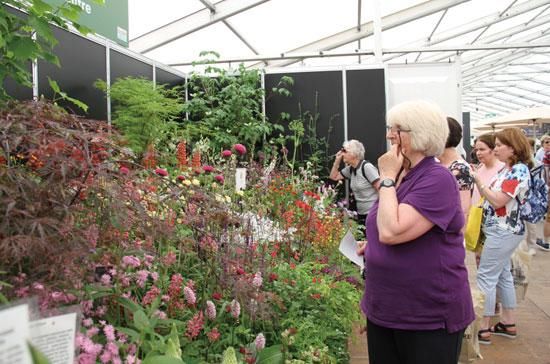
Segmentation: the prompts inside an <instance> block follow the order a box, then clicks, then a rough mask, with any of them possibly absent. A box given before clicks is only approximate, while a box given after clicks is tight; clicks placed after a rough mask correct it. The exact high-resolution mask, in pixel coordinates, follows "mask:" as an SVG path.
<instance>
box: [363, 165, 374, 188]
mask: <svg viewBox="0 0 550 364" xmlns="http://www.w3.org/2000/svg"><path fill="white" fill-rule="evenodd" d="M367 163H370V162H369V161H367V160H363V162H361V172H362V173H363V177H365V179H366V180H367V182H368V183H370V184H371V185H372V182H371V181H370V180H369V178H368V177H367V172H365V164H367Z"/></svg>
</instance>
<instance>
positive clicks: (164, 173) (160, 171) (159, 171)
mask: <svg viewBox="0 0 550 364" xmlns="http://www.w3.org/2000/svg"><path fill="white" fill-rule="evenodd" d="M155 173H156V174H158V175H159V176H162V177H166V176H168V171H167V170H166V169H163V168H157V169H155Z"/></svg>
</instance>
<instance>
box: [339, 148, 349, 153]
mask: <svg viewBox="0 0 550 364" xmlns="http://www.w3.org/2000/svg"><path fill="white" fill-rule="evenodd" d="M340 152H342V153H347V152H348V151H347V150H346V148H342V149H340Z"/></svg>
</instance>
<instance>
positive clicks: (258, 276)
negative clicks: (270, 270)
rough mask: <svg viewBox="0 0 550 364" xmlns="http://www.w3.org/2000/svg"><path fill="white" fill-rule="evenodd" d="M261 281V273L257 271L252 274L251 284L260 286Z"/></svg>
mask: <svg viewBox="0 0 550 364" xmlns="http://www.w3.org/2000/svg"><path fill="white" fill-rule="evenodd" d="M262 283H263V278H262V273H261V272H257V273H256V274H254V278H253V279H252V285H253V286H254V287H256V288H260V287H261V286H262Z"/></svg>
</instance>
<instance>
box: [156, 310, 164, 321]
mask: <svg viewBox="0 0 550 364" xmlns="http://www.w3.org/2000/svg"><path fill="white" fill-rule="evenodd" d="M153 316H154V317H156V318H158V319H161V320H166V318H167V317H168V316H167V315H166V312H164V311H161V310H156V311H155V313H153Z"/></svg>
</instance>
